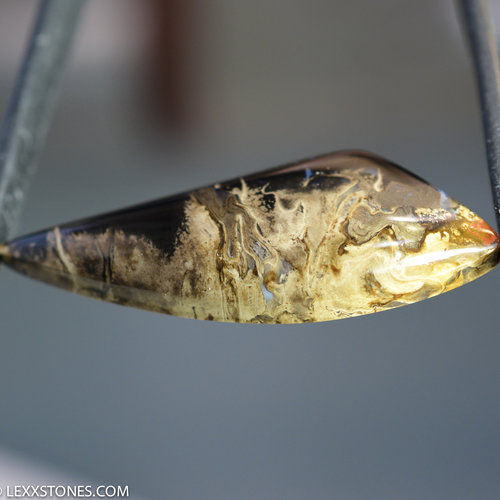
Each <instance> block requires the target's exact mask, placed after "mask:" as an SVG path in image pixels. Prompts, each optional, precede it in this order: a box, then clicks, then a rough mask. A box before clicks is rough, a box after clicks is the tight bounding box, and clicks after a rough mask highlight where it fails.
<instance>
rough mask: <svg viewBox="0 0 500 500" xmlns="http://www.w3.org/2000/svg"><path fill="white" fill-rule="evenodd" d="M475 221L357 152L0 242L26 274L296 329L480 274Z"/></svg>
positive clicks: (402, 173)
mask: <svg viewBox="0 0 500 500" xmlns="http://www.w3.org/2000/svg"><path fill="white" fill-rule="evenodd" d="M498 249H499V239H498V236H497V234H496V233H495V231H493V229H491V227H489V226H488V224H486V223H485V222H484V221H483V220H482V219H481V218H479V217H478V216H477V215H476V214H474V213H473V212H471V211H470V210H469V209H468V208H466V207H464V206H463V205H461V204H460V203H457V202H456V201H455V200H453V199H452V198H449V197H448V196H446V195H445V194H444V193H443V192H442V191H440V190H437V189H435V188H434V187H432V186H430V185H429V184H427V183H426V182H424V181H422V180H421V179H419V178H417V177H416V176H414V175H412V174H410V173H409V172H407V171H406V170H404V169H402V168H401V167H398V166H397V165H395V164H393V163H391V162H389V161H387V160H385V159H383V158H380V157H377V156H374V155H371V154H368V153H364V152H341V153H334V154H330V155H326V156H321V157H318V158H314V159H312V160H307V161H302V162H300V163H297V164H293V165H289V166H285V167H281V168H277V169H274V170H269V171H266V172H262V173H260V174H256V175H252V176H249V177H245V178H242V179H236V180H232V181H228V182H224V183H220V184H215V185H214V186H210V187H206V188H202V189H198V190H195V191H191V192H189V193H184V194H180V195H177V196H172V197H168V198H164V199H161V200H157V201H154V202H151V203H145V204H142V205H138V206H135V207H132V208H127V209H124V210H119V211H116V212H112V213H108V214H105V215H100V216H96V217H91V218H88V219H84V220H80V221H77V222H73V223H69V224H64V225H60V226H56V227H54V228H51V229H48V230H46V231H41V232H38V233H34V234H31V235H28V236H24V237H21V238H18V239H16V240H14V241H11V242H10V243H7V244H4V245H3V246H0V254H1V255H2V257H3V260H4V261H5V262H6V263H7V264H8V265H9V266H10V267H12V268H14V269H16V270H18V271H20V272H22V273H24V274H26V275H28V276H31V277H33V278H36V279H39V280H42V281H45V282H47V283H50V284H53V285H56V286H60V287H62V288H66V289H69V290H71V291H73V292H77V293H81V294H84V295H89V296H92V297H97V298H100V299H103V300H107V301H111V302H117V303H120V304H125V305H129V306H134V307H140V308H144V309H150V310H153V311H158V312H163V313H168V314H174V315H177V316H184V317H188V318H198V319H210V320H216V321H237V322H255V323H301V322H309V321H326V320H333V319H338V318H346V317H350V316H356V315H360V314H368V313H372V312H376V311H382V310H385V309H389V308H392V307H396V306H401V305H404V304H411V303H413V302H417V301H419V300H422V299H425V298H428V297H432V296H434V295H437V294H439V293H442V292H445V291H448V290H451V289H453V288H456V287H458V286H460V285H462V284H464V283H467V282H469V281H471V280H473V279H475V278H477V277H478V276H481V275H482V274H484V273H486V272H487V271H488V270H489V269H491V268H492V267H493V266H494V265H495V264H496V263H497V261H498V255H499V252H498Z"/></svg>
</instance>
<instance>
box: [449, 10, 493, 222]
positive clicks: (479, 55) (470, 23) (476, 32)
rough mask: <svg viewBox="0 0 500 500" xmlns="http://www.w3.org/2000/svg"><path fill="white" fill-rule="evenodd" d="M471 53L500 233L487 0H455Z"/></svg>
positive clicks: (491, 29)
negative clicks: (459, 10) (456, 0)
mask: <svg viewBox="0 0 500 500" xmlns="http://www.w3.org/2000/svg"><path fill="white" fill-rule="evenodd" d="M458 1H459V6H460V8H461V11H462V14H463V19H464V24H465V28H466V33H467V38H468V41H469V45H470V48H471V52H472V59H473V61H474V69H475V73H476V82H477V87H478V91H479V99H480V101H481V111H482V118H483V131H484V139H485V143H486V154H487V158H488V170H489V173H490V183H491V190H492V193H493V204H494V209H495V216H496V219H497V226H498V228H499V230H500V173H499V170H500V67H499V62H498V52H497V46H496V40H495V33H494V30H493V23H492V21H491V15H490V12H489V6H488V0H458Z"/></svg>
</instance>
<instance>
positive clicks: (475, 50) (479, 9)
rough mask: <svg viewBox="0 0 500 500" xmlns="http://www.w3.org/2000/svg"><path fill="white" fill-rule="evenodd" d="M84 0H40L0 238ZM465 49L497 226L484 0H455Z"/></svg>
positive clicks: (31, 162) (2, 152)
mask: <svg viewBox="0 0 500 500" xmlns="http://www.w3.org/2000/svg"><path fill="white" fill-rule="evenodd" d="M83 3H84V0H43V1H42V2H41V4H40V7H39V11H38V15H37V18H36V22H35V25H34V28H33V32H32V34H31V38H30V40H29V43H28V48H27V51H26V55H25V57H24V60H23V63H22V66H21V68H20V71H19V74H18V77H17V81H16V83H15V86H14V90H13V93H12V97H11V100H10V103H9V107H8V109H7V113H6V116H5V119H4V122H3V124H2V128H1V131H0V242H2V241H4V240H6V239H8V238H10V237H12V236H13V233H14V231H15V229H16V226H17V223H18V220H19V216H20V212H21V208H22V205H23V202H24V199H25V193H26V190H27V187H28V184H29V180H30V178H31V177H32V176H33V174H34V172H35V170H36V166H37V160H38V154H39V153H40V151H41V149H42V147H43V144H44V141H45V136H46V133H47V130H48V128H49V124H50V120H51V117H52V111H53V108H54V103H55V100H56V95H57V90H58V87H59V84H60V80H61V74H62V69H63V67H64V64H65V61H66V59H67V54H68V51H69V47H70V45H71V41H72V39H73V36H74V32H75V30H76V26H77V21H78V18H79V16H80V13H81V10H82V6H83ZM457 7H458V8H459V9H460V11H461V13H462V17H463V20H464V25H465V32H466V34H467V38H468V41H469V45H470V48H471V53H472V59H473V62H474V68H475V73H476V80H477V86H478V91H479V97H480V102H481V110H482V117H483V128H484V138H485V143H486V152H487V159H488V169H489V173H490V183H491V189H492V193H493V203H494V210H495V215H496V219H497V224H498V228H499V229H500V173H499V168H500V68H499V62H498V54H497V48H496V42H495V37H494V32H493V25H492V21H491V16H490V13H489V7H488V0H458V1H457Z"/></svg>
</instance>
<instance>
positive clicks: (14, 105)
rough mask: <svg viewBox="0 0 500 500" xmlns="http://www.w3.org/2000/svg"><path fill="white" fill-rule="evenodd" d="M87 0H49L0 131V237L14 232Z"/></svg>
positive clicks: (39, 17)
mask: <svg viewBox="0 0 500 500" xmlns="http://www.w3.org/2000/svg"><path fill="white" fill-rule="evenodd" d="M83 2H84V0H43V1H42V2H41V3H40V7H39V10H38V14H37V18H36V22H35V25H34V27H33V31H32V34H31V37H30V39H29V43H28V47H27V50H26V54H25V56H24V60H23V63H22V65H21V68H20V70H19V73H18V75H17V79H16V83H15V86H14V90H13V92H12V95H11V98H10V101H9V106H8V108H7V112H6V114H5V118H4V120H3V123H2V129H1V131H0V242H2V241H4V240H6V239H7V238H10V237H12V236H13V233H14V231H15V228H16V226H17V223H18V219H19V215H20V212H21V208H22V204H23V201H24V197H25V193H26V189H27V187H28V183H29V180H30V178H31V177H32V175H33V174H34V172H35V170H36V161H37V158H38V153H39V152H40V151H41V149H42V146H43V143H44V141H45V136H46V134H47V131H48V128H49V123H50V118H51V116H52V110H53V108H54V103H55V100H56V95H57V91H58V88H59V83H60V81H61V74H62V69H63V67H64V63H65V61H66V56H67V53H68V49H69V46H70V45H71V40H72V38H73V34H74V32H75V28H76V24H77V20H78V17H79V14H80V11H81V8H82V6H83Z"/></svg>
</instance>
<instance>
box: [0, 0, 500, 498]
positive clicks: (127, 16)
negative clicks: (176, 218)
mask: <svg viewBox="0 0 500 500" xmlns="http://www.w3.org/2000/svg"><path fill="white" fill-rule="evenodd" d="M159 3H161V2H153V1H152V0H148V1H144V0H143V1H140V0H135V1H134V0H108V1H106V2H104V1H99V0H89V2H88V5H87V9H86V12H85V15H84V17H83V19H82V24H81V26H80V30H79V32H78V36H77V39H76V43H75V47H74V52H73V54H72V58H71V63H70V65H69V67H68V71H67V73H66V75H65V78H64V84H63V92H62V95H61V99H60V101H59V104H58V108H57V113H56V116H55V119H54V122H53V126H52V128H51V131H50V135H49V138H48V143H47V145H46V148H45V151H44V153H43V156H42V159H41V165H40V170H39V172H38V174H37V176H36V178H35V180H34V183H33V185H32V188H31V191H30V193H29V197H28V200H27V203H26V206H25V210H24V218H23V221H22V226H21V228H20V231H19V233H26V232H29V231H33V230H37V229H40V228H43V227H46V226H49V225H53V224H56V223H59V222H64V221H68V220H71V219H74V218H79V217H83V216H86V215H91V214H95V213H99V212H102V211H106V210H111V209H114V208H119V207H121V206H126V205H130V204H134V203H138V202H141V201H146V200H149V199H153V198H156V197H161V196H165V195H169V194H172V193H175V192H177V191H181V190H185V189H190V188H194V187H198V186H200V185H203V184H207V183H212V182H215V181H218V180H223V179H225V178H228V177H234V176H237V175H240V174H245V173H249V172H252V171H255V170H259V169H262V168H264V167H270V166H274V165H278V164H281V163H286V162H289V161H292V160H295V159H300V158H302V157H306V156H309V155H315V154H319V153H324V152H329V151H334V150H338V149H346V148H363V149H367V150H370V151H373V152H376V153H378V154H380V155H383V156H386V157H388V158H390V159H391V160H393V161H396V162H398V163H400V164H402V165H404V166H405V167H406V168H408V169H410V170H412V171H413V172H415V173H416V174H418V175H419V176H421V177H423V178H425V179H427V180H429V181H430V182H431V183H433V184H435V185H436V186H438V187H440V188H442V189H444V190H445V191H446V192H448V193H449V194H451V195H452V196H453V197H455V198H457V199H458V200H460V201H461V202H462V203H464V204H465V205H467V206H468V207H470V208H471V209H473V210H474V211H476V212H477V213H479V214H480V215H481V216H483V217H484V218H485V219H486V220H487V221H488V222H489V223H490V224H492V225H493V224H494V217H493V210H492V202H491V197H490V190H489V189H490V188H489V184H488V177H487V170H486V160H485V154H484V151H483V143H482V135H481V125H480V116H479V108H478V103H477V99H476V94H475V88H474V81H473V78H472V73H471V65H470V61H469V59H468V52H467V51H466V48H465V45H464V42H463V39H462V36H461V33H460V27H459V24H458V20H457V17H456V14H455V11H454V3H453V2H452V1H451V0H441V1H435V0H425V1H423V0H420V1H418V2H414V1H411V0H406V1H401V0H379V1H377V2H373V1H372V0H353V1H349V2H346V1H333V0H329V1H321V0H312V1H308V2H305V1H300V0H288V1H278V0H254V1H252V2H235V1H232V0H191V1H190V2H186V3H185V4H184V5H185V7H183V8H181V9H180V10H181V11H175V6H174V7H173V8H174V10H171V11H170V12H169V11H168V9H167V12H166V14H167V16H166V18H167V20H166V21H165V23H166V24H164V25H163V24H161V23H157V24H155V22H156V21H155V19H157V20H158V19H160V17H159V14H158V16H156V15H155V13H154V12H153V10H154V8H158V5H159ZM492 3H493V5H494V7H495V9H496V10H497V11H498V10H499V5H498V2H496V1H494V2H492ZM174 4H175V2H174ZM181 4H182V2H181ZM155 6H156V7H155ZM35 7H36V3H35V2H33V1H28V0H23V1H19V0H3V1H2V3H1V4H0V46H1V47H2V50H1V51H0V108H1V110H2V111H3V110H5V105H6V102H7V99H8V95H9V92H10V89H11V86H12V83H13V80H14V76H15V72H16V69H17V65H18V63H19V61H20V57H21V54H22V52H23V48H24V44H25V40H26V35H27V33H28V30H29V28H30V26H31V22H32V18H33V14H34V11H35ZM152 9H153V10H152ZM497 13H498V12H497ZM163 15H164V16H165V13H163ZM169 15H170V16H171V17H169ZM496 19H497V21H496V22H497V24H498V23H499V22H500V20H499V16H498V15H497V16H496ZM169 23H170V28H172V26H174V27H175V26H178V25H179V24H176V23H180V25H181V26H182V29H178V32H175V33H174V35H172V36H173V39H174V42H172V43H174V44H178V45H176V47H177V48H176V51H174V52H173V53H168V51H166V52H165V40H164V39H162V38H161V36H160V37H159V38H158V37H156V38H155V36H152V33H153V32H154V30H156V33H160V35H161V33H171V32H172V31H171V30H170V29H167V28H168V27H169ZM153 25H154V27H153ZM174 31H175V30H174ZM179 33H180V34H179ZM165 36H166V37H167V38H168V36H167V35H165ZM167 41H168V40H167ZM170 42H171V41H170ZM170 42H169V43H170ZM162 44H163V45H162ZM162 54H165V61H164V66H162V57H163V56H162ZM172 54H173V55H172ZM162 68H163V70H164V71H163V72H162V71H161V69H162ZM158 75H160V76H158ZM161 75H163V78H164V80H162V76H161ZM165 75H166V76H167V77H168V76H169V75H171V77H172V79H173V80H172V81H173V82H174V83H173V84H172V85H171V86H170V87H169V85H170V84H169V83H168V82H169V81H170V80H169V79H168V78H167V77H166V76H165ZM158 82H160V83H162V82H163V83H162V85H163V87H162V86H161V85H158V86H156V87H155V83H158ZM165 82H167V83H165ZM162 99H163V101H165V102H166V104H165V102H163V101H162ZM499 285H500V281H499V274H498V271H493V272H491V273H490V274H488V275H487V276H485V277H483V278H481V279H479V280H477V281H475V282H473V283H472V284H469V285H467V286H465V287H463V288H460V289H458V290H455V291H453V292H450V293H448V294H445V295H443V296H440V297H438V298H434V299H431V300H428V301H424V302H421V303H418V304H415V305H412V306H408V307H404V308H400V309H397V310H394V311H389V312H384V313H379V314H375V315H369V316H364V317H359V318H355V319H349V320H342V321H337V322H330V323H321V324H310V325H302V326H301V325H297V326H276V327H272V326H254V325H232V324H213V323H207V322H198V321H195V320H184V319H179V318H175V317H168V316H162V315H159V314H153V313H149V312H144V311H139V310H133V309H128V308H123V307H120V306H115V305H111V304H106V303H100V302H98V301H93V300H91V299H87V298H82V297H79V296H76V295H72V294H68V293H66V292H63V291H60V290H57V289H53V288H50V287H48V286H46V285H43V284H40V283H37V282H33V281H30V280H27V279H25V278H23V277H21V276H19V275H15V274H14V273H12V272H10V271H9V270H2V271H1V273H0V299H1V305H0V314H1V326H0V331H1V335H0V455H1V456H3V457H4V458H3V460H4V461H3V462H2V460H0V486H4V485H6V484H9V483H12V482H13V481H14V479H13V478H14V477H15V481H17V484H19V483H21V484H31V483H33V482H35V484H37V483H38V484H40V483H42V482H43V481H46V482H49V479H52V478H53V477H55V476H57V477H59V478H63V479H60V481H62V482H63V483H62V484H65V481H67V479H64V478H68V477H71V478H75V477H77V478H85V480H86V481H91V482H93V483H95V484H128V485H129V487H130V491H131V498H139V497H141V498H150V499H164V498H169V499H170V498H172V499H204V500H211V499H214V500H220V499H234V498H237V499H241V500H246V499H256V498H258V499H281V498H282V499H290V500H292V499H310V498H314V499H331V498H335V499H402V498H404V499H422V498H426V499H451V498H453V499H454V500H458V499H470V498H474V499H494V498H495V499H496V498H499V497H500V398H499V384H500V363H499V354H500V335H499V333H500V331H499V330H500V328H499V327H498V324H499V318H500V315H499V313H500V308H499V305H498V290H499ZM11 458H12V460H11ZM2 463H3V464H4V465H1V464H2ZM7 463H10V465H9V466H7V465H5V464H7ZM34 469H36V470H37V471H38V472H36V473H35V472H33V470H34ZM49 470H50V471H52V472H50V473H49V472H47V471H49ZM40 471H42V472H40ZM44 471H45V472H44ZM54 471H56V472H54ZM51 474H52V475H51ZM53 474H55V476H54V475H53ZM35 477H36V479H34V478H35Z"/></svg>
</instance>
